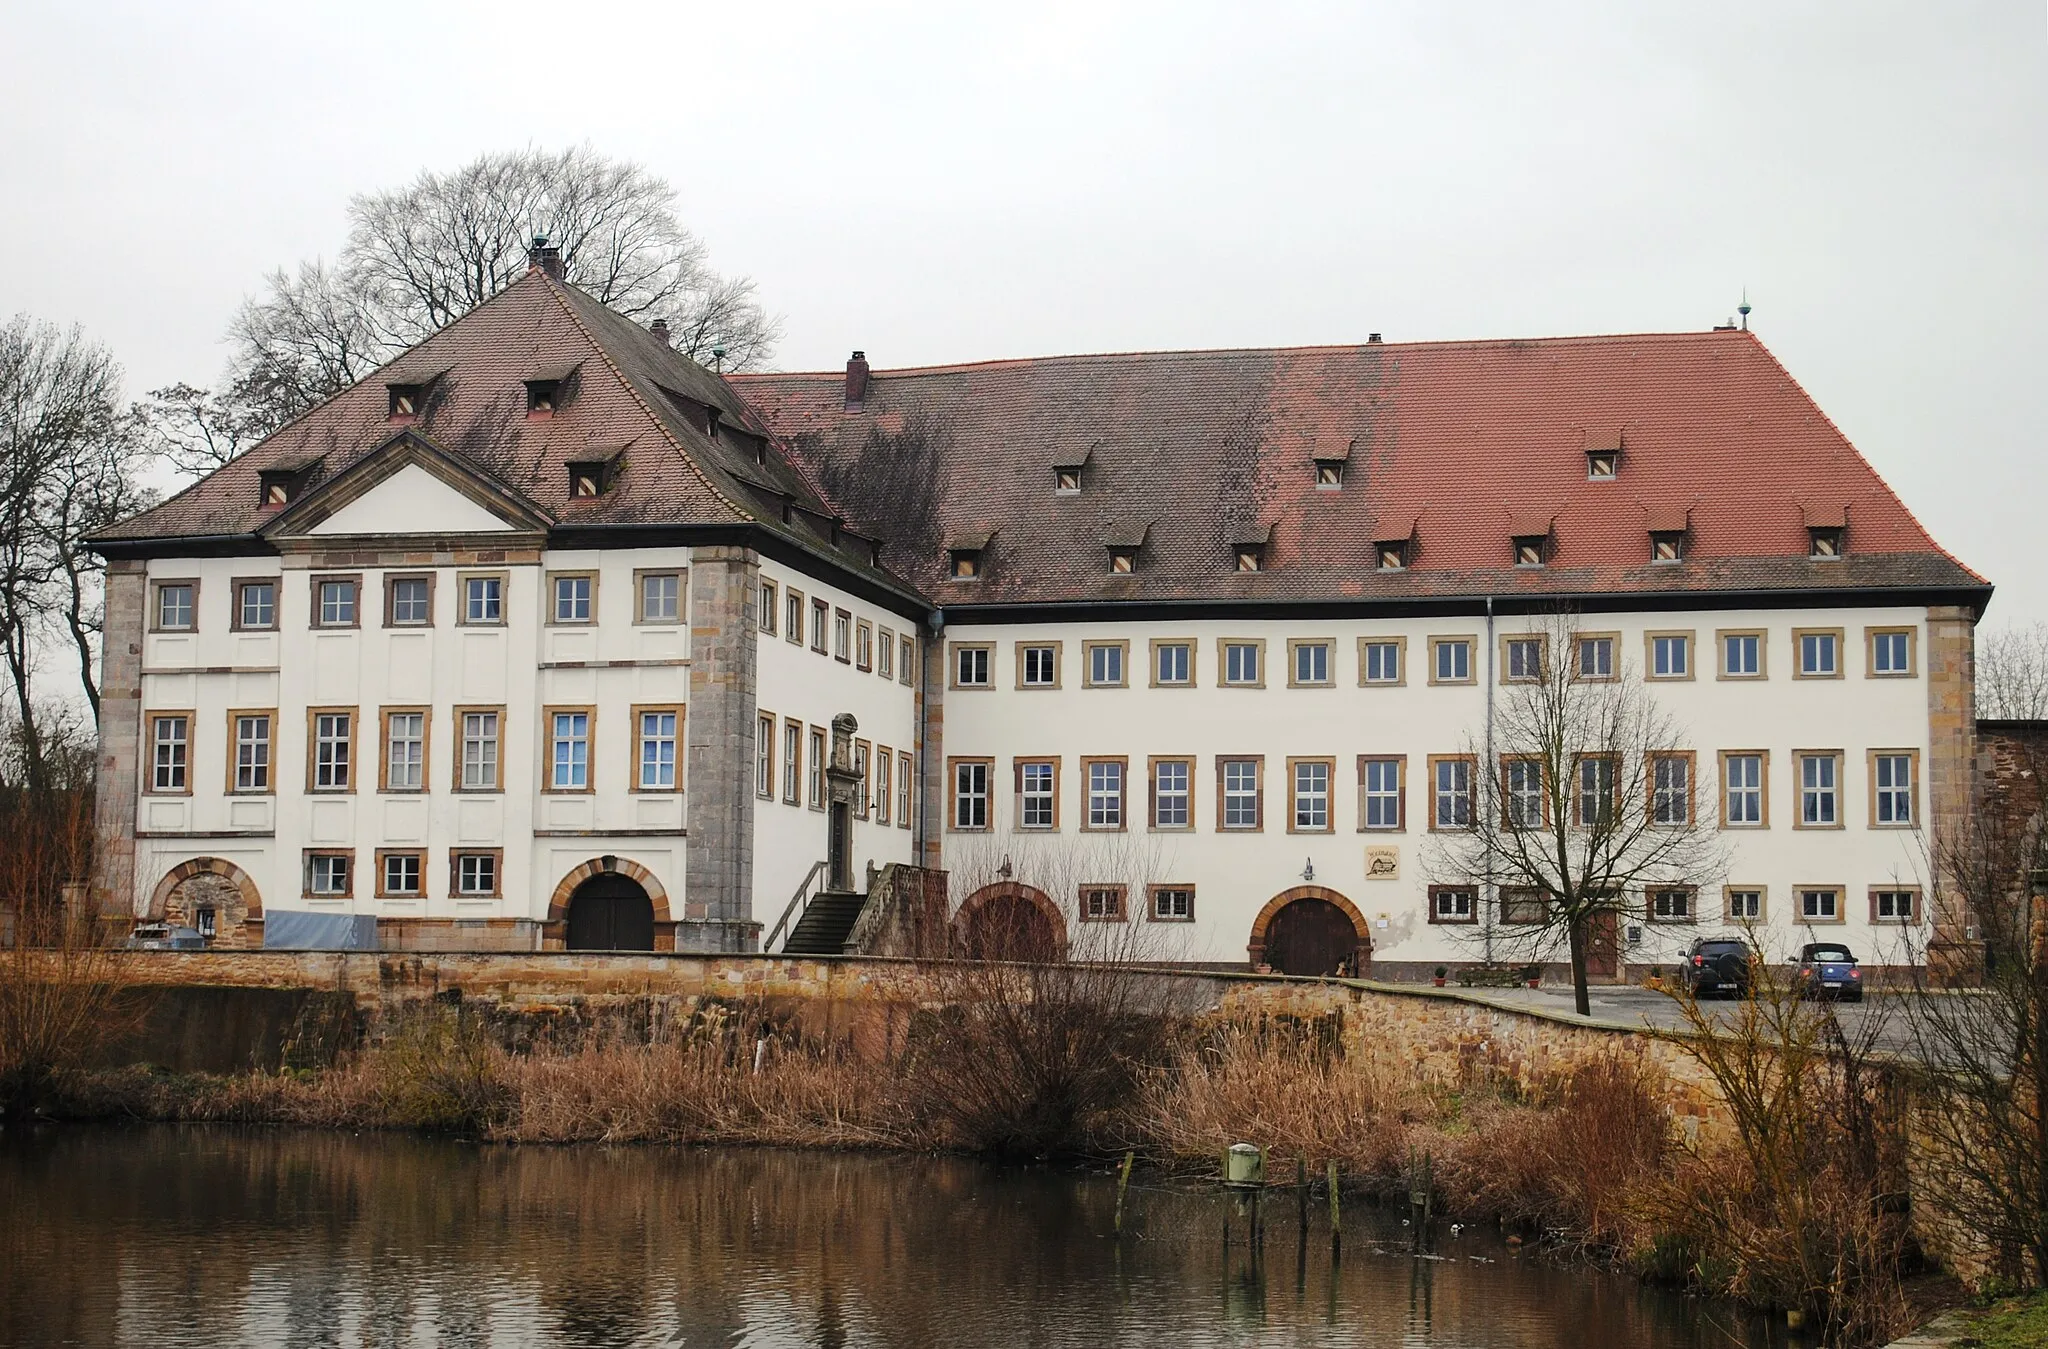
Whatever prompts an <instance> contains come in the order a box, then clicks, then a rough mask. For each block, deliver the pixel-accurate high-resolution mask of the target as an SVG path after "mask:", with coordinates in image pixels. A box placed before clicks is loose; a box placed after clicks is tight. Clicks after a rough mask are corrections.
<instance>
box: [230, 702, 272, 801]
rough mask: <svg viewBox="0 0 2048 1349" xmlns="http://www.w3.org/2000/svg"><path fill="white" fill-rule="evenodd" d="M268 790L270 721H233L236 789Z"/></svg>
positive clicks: (247, 790) (260, 719) (243, 718)
mask: <svg viewBox="0 0 2048 1349" xmlns="http://www.w3.org/2000/svg"><path fill="white" fill-rule="evenodd" d="M269 789H270V718H269V717H260V716H259V717H236V718H235V790H236V791H238V792H262V791H268V790H269Z"/></svg>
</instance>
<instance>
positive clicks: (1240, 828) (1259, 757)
mask: <svg viewBox="0 0 2048 1349" xmlns="http://www.w3.org/2000/svg"><path fill="white" fill-rule="evenodd" d="M1245 763H1248V764H1250V765H1252V823H1250V824H1231V823H1229V820H1230V792H1229V787H1228V784H1229V781H1230V778H1229V767H1230V765H1231V764H1245ZM1189 786H1190V787H1192V786H1193V784H1192V783H1190V784H1189ZM1265 831H1266V756H1265V755H1263V754H1218V755H1217V756H1216V832H1217V833H1219V834H1263V833H1264V832H1265Z"/></svg>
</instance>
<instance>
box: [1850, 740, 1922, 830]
mask: <svg viewBox="0 0 2048 1349" xmlns="http://www.w3.org/2000/svg"><path fill="white" fill-rule="evenodd" d="M1899 758H1903V759H1905V760H1906V762H1907V771H1908V772H1909V773H1911V774H1912V781H1911V783H1910V785H1909V786H1908V788H1907V807H1908V809H1910V810H1911V811H1912V813H1913V814H1912V818H1911V819H1909V820H1905V821H1892V822H1890V823H1884V822H1880V821H1879V820H1878V818H1877V793H1878V785H1877V761H1878V760H1879V759H1899ZM1863 775H1864V777H1865V778H1866V779H1867V780H1868V782H1869V789H1868V791H1867V793H1866V800H1865V808H1866V809H1867V810H1868V811H1869V827H1870V828H1872V829H1906V830H1912V829H1918V828H1919V827H1920V751H1919V750H1918V749H1914V748H1908V747H1901V748H1898V749H1872V750H1866V751H1864V764H1863ZM1892 790H1896V789H1895V788H1894V789H1892Z"/></svg>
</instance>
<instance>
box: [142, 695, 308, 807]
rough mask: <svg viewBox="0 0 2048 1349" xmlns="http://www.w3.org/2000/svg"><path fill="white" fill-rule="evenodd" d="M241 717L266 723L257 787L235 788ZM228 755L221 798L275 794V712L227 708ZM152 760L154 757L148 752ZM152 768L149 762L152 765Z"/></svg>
mask: <svg viewBox="0 0 2048 1349" xmlns="http://www.w3.org/2000/svg"><path fill="white" fill-rule="evenodd" d="M244 717H263V718H265V719H266V720H267V721H268V722H269V723H270V725H269V730H268V733H267V734H266V736H265V737H264V743H265V744H267V745H268V746H269V747H270V753H269V758H268V760H267V761H266V762H265V764H264V771H263V782H264V785H263V786H261V787H239V786H236V785H235V784H236V780H237V779H238V778H239V777H240V775H241V772H240V770H241V766H242V742H241V738H240V735H241V729H242V728H241V720H242V718H244ZM227 722H228V755H227V759H228V761H227V773H226V775H225V776H226V780H225V782H224V783H223V784H222V794H223V795H225V796H276V795H277V709H276V708H274V707H231V708H229V709H228V713H227ZM151 757H152V760H154V757H155V756H154V754H153V753H152V756H151ZM152 766H154V765H153V763H152Z"/></svg>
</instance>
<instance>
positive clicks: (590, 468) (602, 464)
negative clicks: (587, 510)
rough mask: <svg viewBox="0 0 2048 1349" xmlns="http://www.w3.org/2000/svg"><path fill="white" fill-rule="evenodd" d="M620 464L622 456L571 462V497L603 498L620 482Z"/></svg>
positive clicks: (615, 455)
mask: <svg viewBox="0 0 2048 1349" xmlns="http://www.w3.org/2000/svg"><path fill="white" fill-rule="evenodd" d="M622 453H623V452H622ZM620 464H621V455H620V454H614V455H612V456H611V457H610V458H606V459H572V460H570V461H569V463H568V465H567V467H568V470H569V495H570V496H571V497H572V498H582V499H587V498H590V497H600V496H603V495H604V494H605V493H606V492H609V491H610V490H611V489H612V485H613V484H614V483H616V482H617V481H618V477H619V468H620Z"/></svg>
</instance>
